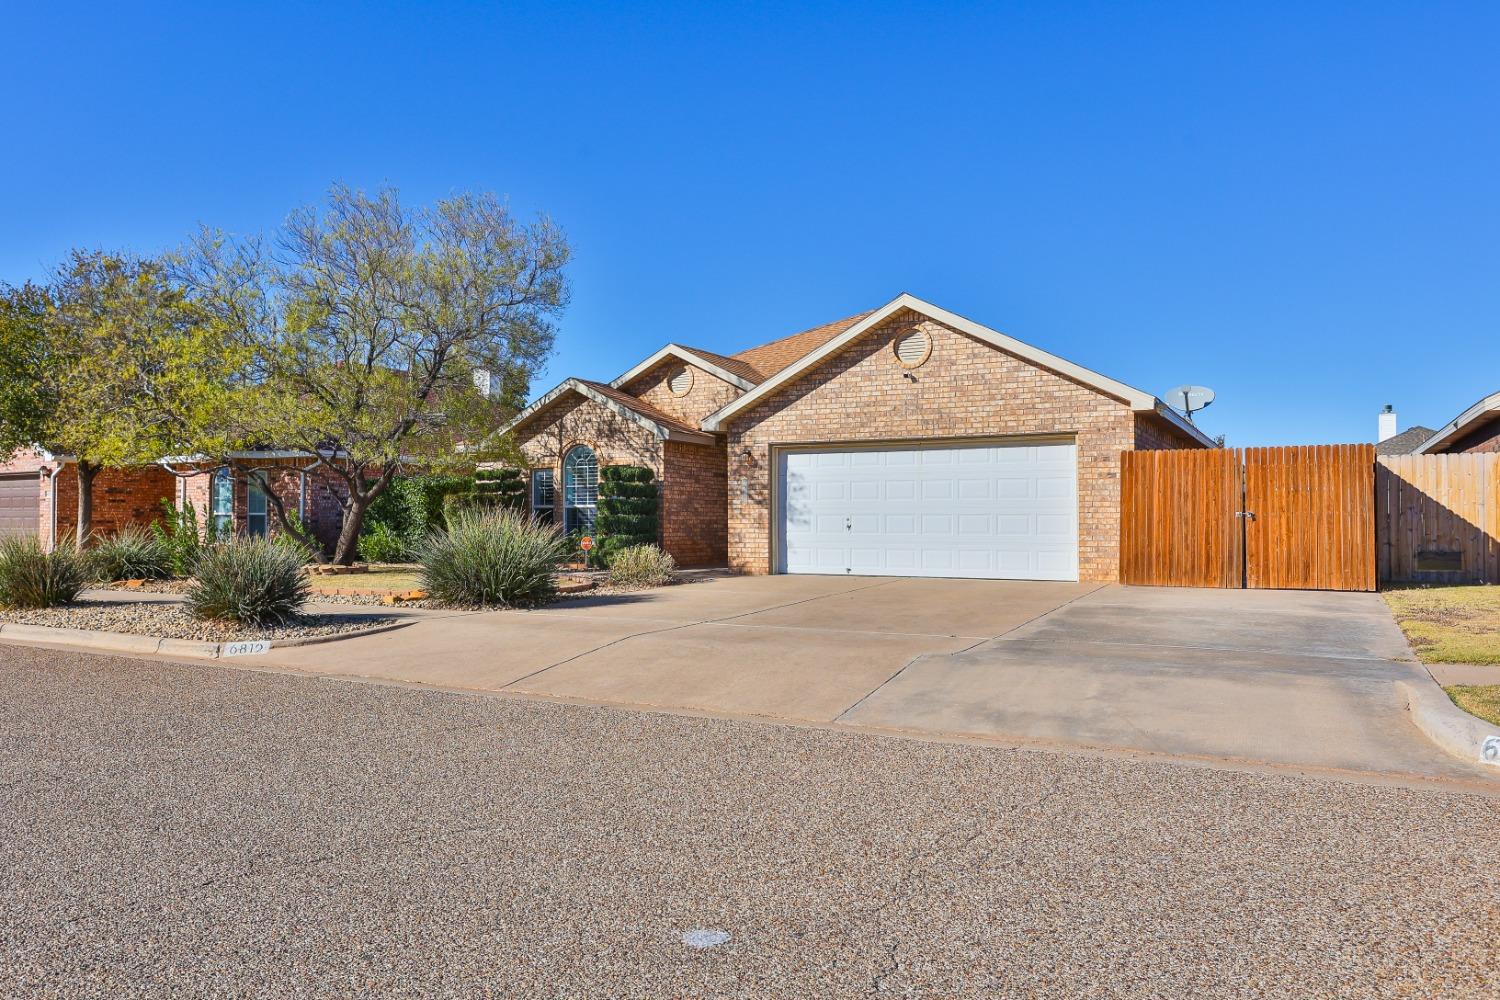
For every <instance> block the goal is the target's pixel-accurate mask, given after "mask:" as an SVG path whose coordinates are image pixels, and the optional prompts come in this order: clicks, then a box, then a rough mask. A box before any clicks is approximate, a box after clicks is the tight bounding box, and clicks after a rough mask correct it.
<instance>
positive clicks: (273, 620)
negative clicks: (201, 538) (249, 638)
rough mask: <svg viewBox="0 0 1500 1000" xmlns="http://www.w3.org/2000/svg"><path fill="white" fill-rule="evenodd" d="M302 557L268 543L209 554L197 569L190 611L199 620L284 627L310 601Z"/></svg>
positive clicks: (225, 546)
mask: <svg viewBox="0 0 1500 1000" xmlns="http://www.w3.org/2000/svg"><path fill="white" fill-rule="evenodd" d="M302 564H303V559H302V556H301V554H300V553H298V552H296V551H294V550H292V549H291V548H288V547H287V546H285V545H278V544H277V543H275V542H273V541H268V540H267V539H264V538H235V539H231V540H229V541H226V542H221V543H219V544H218V545H211V546H209V547H207V548H205V549H204V550H203V552H202V554H201V555H200V556H199V557H198V563H197V566H196V567H194V572H193V582H192V585H191V586H189V587H188V591H187V608H188V611H189V612H191V613H192V615H193V617H194V618H197V619H199V620H213V621H227V622H237V623H239V624H241V625H252V626H264V625H282V624H286V623H287V622H289V621H291V620H292V619H294V618H295V617H296V615H297V612H298V611H299V610H301V608H302V605H303V604H305V603H307V599H308V597H309V595H310V588H309V587H308V582H307V574H306V573H304V572H303V570H302Z"/></svg>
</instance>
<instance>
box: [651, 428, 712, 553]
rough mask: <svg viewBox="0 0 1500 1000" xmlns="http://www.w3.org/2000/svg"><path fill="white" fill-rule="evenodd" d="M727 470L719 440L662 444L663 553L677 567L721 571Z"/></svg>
mask: <svg viewBox="0 0 1500 1000" xmlns="http://www.w3.org/2000/svg"><path fill="white" fill-rule="evenodd" d="M726 466H727V454H726V452H725V447H724V443H723V442H722V441H720V442H719V443H718V444H716V445H702V444H684V443H682V442H680V441H668V442H666V448H665V449H664V467H665V470H664V473H663V475H662V509H661V531H662V548H664V549H666V551H667V552H669V553H671V555H672V558H673V559H675V560H677V565H679V566H723V565H725V564H726V563H727V562H728V558H729V556H728V535H727V532H726V529H725V523H724V516H725V510H726V506H727V503H728V496H727V493H726V487H725V469H726Z"/></svg>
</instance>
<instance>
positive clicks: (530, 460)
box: [516, 393, 662, 525]
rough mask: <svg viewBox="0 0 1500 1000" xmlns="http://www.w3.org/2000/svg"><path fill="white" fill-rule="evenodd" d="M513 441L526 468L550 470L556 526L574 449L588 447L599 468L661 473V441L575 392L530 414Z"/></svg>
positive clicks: (638, 426) (560, 513) (559, 518)
mask: <svg viewBox="0 0 1500 1000" xmlns="http://www.w3.org/2000/svg"><path fill="white" fill-rule="evenodd" d="M516 443H517V445H519V446H520V449H521V453H522V454H523V455H524V456H525V457H526V464H527V465H528V466H529V467H530V468H532V469H551V470H552V475H553V482H554V483H555V484H556V489H555V490H554V494H553V513H554V515H555V517H556V520H557V523H558V524H559V525H561V524H562V523H563V481H562V460H563V456H564V455H566V454H567V453H568V451H569V450H571V449H572V448H573V446H574V445H579V444H586V445H588V446H589V447H590V448H592V449H593V450H594V456H595V458H597V459H598V460H599V465H600V466H605V465H644V466H645V467H646V468H648V469H650V470H651V471H652V472H654V473H656V475H657V476H658V477H660V476H661V475H662V441H661V440H659V439H658V438H657V436H656V435H655V434H653V433H652V432H651V431H649V430H647V429H646V428H644V427H642V426H640V425H639V424H637V423H635V422H634V421H631V420H627V419H625V418H624V417H622V416H620V415H619V414H617V413H615V412H614V411H613V410H610V409H608V408H606V407H603V406H600V405H599V404H598V403H596V402H594V401H593V400H592V399H589V398H587V397H585V396H580V395H579V394H577V393H567V394H565V395H563V396H561V397H560V398H558V399H557V400H555V401H554V402H553V403H552V404H551V405H550V406H548V407H546V408H544V409H543V410H541V411H540V412H538V413H536V414H533V415H532V417H531V419H530V420H528V421H526V423H525V425H524V426H522V427H521V428H519V429H518V433H517V435H516ZM527 488H528V489H530V483H529V482H528V484H527Z"/></svg>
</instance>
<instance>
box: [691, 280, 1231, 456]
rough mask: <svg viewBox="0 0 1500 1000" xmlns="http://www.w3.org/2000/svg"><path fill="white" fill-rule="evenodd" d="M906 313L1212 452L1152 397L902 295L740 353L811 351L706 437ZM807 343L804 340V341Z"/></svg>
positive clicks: (725, 414)
mask: <svg viewBox="0 0 1500 1000" xmlns="http://www.w3.org/2000/svg"><path fill="white" fill-rule="evenodd" d="M904 309H910V310H911V311H913V312H916V313H920V314H921V315H924V316H926V317H928V318H929V319H933V320H936V321H937V322H939V323H942V324H943V325H945V326H948V327H950V328H952V329H954V330H957V331H959V332H960V333H963V334H966V335H968V336H970V337H973V338H975V339H976V340H980V341H983V342H985V343H988V344H990V345H992V346H994V347H997V348H999V349H1001V350H1003V351H1006V352H1007V353H1009V354H1013V355H1015V356H1017V357H1019V358H1021V359H1022V360H1024V361H1027V362H1029V363H1031V364H1034V365H1037V366H1039V367H1043V368H1048V369H1051V370H1052V371H1054V372H1057V373H1058V374H1060V375H1063V376H1065V377H1067V378H1070V379H1072V380H1073V381H1075V382H1078V383H1079V384H1081V385H1084V386H1087V387H1089V388H1091V389H1094V390H1096V391H1098V392H1102V393H1104V394H1106V395H1109V396H1114V397H1115V398H1117V399H1119V400H1121V401H1123V402H1124V403H1125V404H1126V405H1127V406H1129V407H1130V408H1131V409H1132V410H1134V411H1136V412H1139V413H1155V414H1158V415H1159V416H1161V417H1162V418H1163V419H1165V420H1167V421H1168V422H1169V423H1171V424H1172V425H1173V426H1174V427H1177V428H1178V429H1179V430H1182V431H1183V432H1184V433H1186V434H1188V435H1189V436H1190V437H1192V438H1193V439H1194V440H1196V441H1198V442H1199V443H1200V444H1203V445H1207V446H1210V447H1211V446H1212V445H1213V443H1214V442H1213V440H1212V439H1211V438H1209V437H1208V436H1207V435H1206V434H1204V433H1203V432H1202V431H1201V430H1199V429H1198V428H1197V427H1195V426H1194V425H1193V424H1192V423H1190V422H1189V421H1188V420H1186V419H1185V418H1184V417H1183V416H1182V415H1181V414H1179V413H1178V412H1177V411H1176V410H1173V409H1172V408H1171V407H1169V406H1167V405H1166V404H1165V403H1163V402H1162V401H1161V400H1159V399H1157V398H1156V397H1155V396H1154V395H1152V394H1150V393H1147V392H1143V391H1142V390H1140V389H1136V388H1134V387H1133V386H1129V385H1126V384H1125V383H1124V382H1117V381H1115V380H1114V379H1112V378H1108V377H1106V376H1104V375H1101V374H1099V373H1098V372H1095V371H1091V370H1089V369H1087V368H1084V367H1083V366H1082V365H1076V364H1074V363H1073V362H1071V361H1068V360H1066V359H1065V358H1060V357H1058V356H1057V355H1055V354H1049V353H1048V352H1046V351H1043V350H1041V349H1040V348H1037V347H1033V346H1031V345H1030V344H1026V343H1023V342H1021V341H1019V340H1016V339H1015V338H1014V337H1010V336H1007V335H1005V334H1003V333H1001V332H999V331H998V330H992V329H990V328H989V327H987V326H982V325H980V324H979V323H975V322H974V321H973V320H970V319H966V318H964V317H962V316H959V315H957V314H956V313H951V312H949V311H948V310H946V309H942V308H940V307H938V306H935V305H933V304H932V303H930V302H924V301H923V300H921V299H919V298H917V297H916V296H914V295H909V294H907V293H904V292H903V293H902V294H900V295H898V296H896V297H895V298H894V299H892V300H891V301H890V302H887V303H886V304H885V305H883V306H881V307H880V308H879V309H873V310H871V311H870V312H867V313H861V314H860V315H859V316H851V317H849V318H847V319H843V320H839V321H837V322H836V323H830V324H827V325H826V326H822V327H815V328H813V329H812V330H808V331H805V332H804V333H801V334H796V335H794V336H792V337H788V338H785V339H783V340H779V341H774V342H773V343H771V344H767V345H764V346H762V347H759V348H752V349H751V350H750V351H746V352H741V353H740V354H739V355H737V357H739V358H741V359H745V358H746V357H747V355H755V354H756V353H757V352H765V351H766V350H767V349H768V348H773V347H779V350H780V351H781V353H780V354H778V355H766V354H762V355H761V356H762V357H763V358H769V359H771V361H774V360H776V359H777V358H780V357H786V356H787V355H789V354H790V352H791V351H793V350H796V349H799V348H802V347H804V346H806V348H807V349H806V350H805V351H804V352H803V353H802V355H801V356H800V357H798V358H794V359H792V360H790V361H788V362H787V363H786V364H785V365H784V366H782V367H781V368H780V369H779V370H778V371H776V372H775V373H774V374H771V375H770V376H768V377H767V378H766V380H765V381H763V382H761V383H760V384H759V385H758V386H756V387H755V388H754V389H752V390H751V391H749V392H746V393H745V394H744V395H742V396H740V397H739V398H738V399H735V400H734V401H733V402H731V403H729V405H727V406H725V407H723V408H721V409H720V410H718V411H717V412H715V413H712V414H710V415H709V416H708V417H707V418H705V419H704V421H703V429H704V430H707V431H722V430H724V429H725V425H726V423H727V422H728V421H729V420H730V419H731V418H732V417H734V416H735V415H736V414H738V413H742V412H744V411H746V410H748V409H749V408H750V407H752V406H753V405H755V403H756V402H758V401H759V400H761V399H764V398H766V397H768V396H769V395H770V394H771V393H773V392H774V391H775V390H776V389H777V388H778V387H779V386H782V385H785V384H787V383H788V382H790V381H792V380H793V379H795V378H797V377H798V376H800V375H802V374H803V373H804V372H807V371H809V370H811V369H813V368H815V367H817V366H818V365H819V364H821V363H822V362H823V361H825V360H826V359H828V358H830V357H832V356H833V355H834V354H836V353H837V352H838V351H839V350H840V349H842V348H843V347H844V346H845V345H847V344H849V343H850V342H852V341H853V340H855V339H856V338H858V337H859V336H860V335H862V334H864V333H865V332H867V331H869V330H872V329H874V328H875V327H877V326H879V325H880V324H881V323H883V322H884V321H885V320H886V319H888V318H890V317H891V316H894V315H895V314H896V313H898V312H900V311H902V310H904ZM803 338H806V339H805V340H804V339H803ZM799 341H800V342H799ZM818 341H821V343H818ZM811 345H815V346H811ZM767 363H770V362H767Z"/></svg>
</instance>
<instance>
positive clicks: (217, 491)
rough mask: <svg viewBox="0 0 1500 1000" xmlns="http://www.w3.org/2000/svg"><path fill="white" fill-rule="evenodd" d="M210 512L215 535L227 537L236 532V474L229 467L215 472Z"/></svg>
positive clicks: (211, 490) (210, 490) (211, 486)
mask: <svg viewBox="0 0 1500 1000" xmlns="http://www.w3.org/2000/svg"><path fill="white" fill-rule="evenodd" d="M208 514H209V523H210V524H212V525H213V530H214V536H215V537H217V538H227V537H228V536H230V535H232V534H234V474H233V473H232V472H230V471H229V470H228V469H227V468H226V469H219V470H217V471H216V472H215V473H214V478H213V483H212V484H211V485H210V489H209V512H208Z"/></svg>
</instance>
